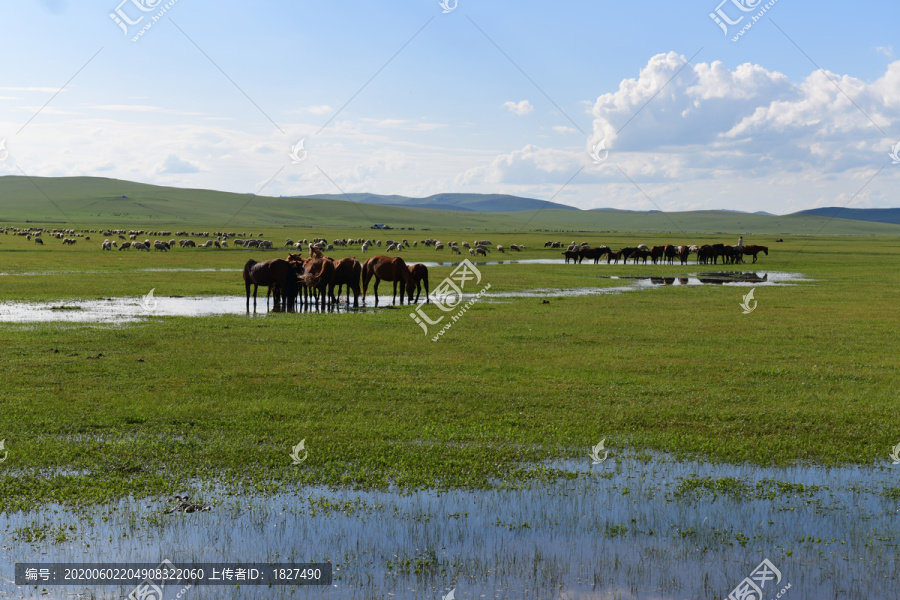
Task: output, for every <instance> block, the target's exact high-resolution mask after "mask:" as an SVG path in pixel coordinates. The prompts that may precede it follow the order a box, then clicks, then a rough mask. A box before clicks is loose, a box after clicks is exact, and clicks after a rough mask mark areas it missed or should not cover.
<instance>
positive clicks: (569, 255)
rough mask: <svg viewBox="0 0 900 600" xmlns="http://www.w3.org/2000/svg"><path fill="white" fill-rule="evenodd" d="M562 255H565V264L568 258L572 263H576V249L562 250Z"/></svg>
mask: <svg viewBox="0 0 900 600" xmlns="http://www.w3.org/2000/svg"><path fill="white" fill-rule="evenodd" d="M563 256H565V257H566V264H569V260H571V261H572V264H573V265H574V264H577V263H578V251H577V250H566V251H565V252H563Z"/></svg>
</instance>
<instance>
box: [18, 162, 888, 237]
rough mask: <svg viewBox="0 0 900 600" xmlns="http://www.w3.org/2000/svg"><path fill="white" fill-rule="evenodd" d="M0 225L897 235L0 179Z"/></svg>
mask: <svg viewBox="0 0 900 600" xmlns="http://www.w3.org/2000/svg"><path fill="white" fill-rule="evenodd" d="M0 223H2V224H7V225H21V224H26V223H32V224H40V225H46V226H49V227H63V226H67V227H74V228H78V227H87V226H100V225H102V226H109V227H141V228H157V227H159V228H162V227H165V228H179V227H180V226H182V225H183V226H190V225H194V226H203V227H204V228H207V229H212V230H215V229H218V228H226V227H227V228H229V229H237V228H246V227H253V228H256V229H263V228H265V229H271V228H273V227H282V226H283V227H291V228H298V227H324V226H330V227H334V226H347V227H369V226H371V225H372V224H373V223H386V224H388V225H390V226H391V227H394V228H399V227H415V228H416V229H423V228H430V229H455V230H463V229H471V230H475V231H543V230H546V231H585V232H587V231H598V232H599V231H609V232H626V231H647V232H671V233H679V232H684V233H716V232H721V233H728V234H735V235H737V234H745V233H746V232H751V233H752V234H768V235H795V234H800V235H813V234H823V235H900V225H894V224H886V223H872V222H867V221H853V220H847V219H830V218H828V217H822V216H815V215H803V214H794V215H786V216H768V215H758V214H748V213H737V212H731V211H691V212H675V213H661V212H647V213H642V212H628V211H616V210H593V211H582V210H573V209H553V208H547V209H544V210H527V211H517V212H513V213H509V212H506V213H502V212H474V211H458V210H454V211H445V210H438V209H433V208H406V207H399V206H383V205H377V204H360V203H356V202H347V201H341V200H323V199H315V198H274V197H269V196H254V195H250V194H234V193H230V192H219V191H214V190H199V189H183V188H174V187H164V186H156V185H148V184H144V183H135V182H131V181H122V180H116V179H105V178H98V177H31V178H26V177H21V176H8V177H0Z"/></svg>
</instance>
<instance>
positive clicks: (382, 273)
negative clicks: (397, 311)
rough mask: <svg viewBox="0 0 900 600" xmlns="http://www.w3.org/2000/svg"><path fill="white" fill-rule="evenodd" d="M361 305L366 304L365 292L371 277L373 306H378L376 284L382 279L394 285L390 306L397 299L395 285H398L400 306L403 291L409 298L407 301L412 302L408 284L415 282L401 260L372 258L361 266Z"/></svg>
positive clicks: (387, 257) (388, 257)
mask: <svg viewBox="0 0 900 600" xmlns="http://www.w3.org/2000/svg"><path fill="white" fill-rule="evenodd" d="M362 277H363V304H365V302H366V292H367V290H368V288H369V281H371V280H372V277H375V306H378V284H379V283H380V282H381V280H382V279H384V280H385V281H391V282H393V284H394V294H393V298H392V300H391V304H393V303H394V302H396V298H397V284H398V283H400V285H401V287H400V304H401V305H402V304H403V291H404V289H405V290H406V291H407V293H408V296H409V301H410V302H412V289H411V288H410V287H409V284H410V282H413V285H415V282H414V280H413V275H412V273H410V272H409V268H408V267H407V265H406V263H405V262H404V261H403V259H402V258H400V257H399V256H398V257H395V258H391V257H390V256H373V257H372V258H370V259H369V260H367V261H366V262H365V263H364V264H363V272H362Z"/></svg>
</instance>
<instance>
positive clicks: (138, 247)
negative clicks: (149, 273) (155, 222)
mask: <svg viewBox="0 0 900 600" xmlns="http://www.w3.org/2000/svg"><path fill="white" fill-rule="evenodd" d="M131 247H132V248H134V249H135V250H146V251H147V252H150V246H148V245H147V244H145V243H144V242H132V243H131Z"/></svg>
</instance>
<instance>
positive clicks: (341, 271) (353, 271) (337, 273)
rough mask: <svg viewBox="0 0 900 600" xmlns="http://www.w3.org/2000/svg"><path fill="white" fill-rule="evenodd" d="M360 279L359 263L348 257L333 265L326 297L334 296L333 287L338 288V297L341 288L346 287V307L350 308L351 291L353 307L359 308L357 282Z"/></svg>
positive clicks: (360, 268) (360, 266)
mask: <svg viewBox="0 0 900 600" xmlns="http://www.w3.org/2000/svg"><path fill="white" fill-rule="evenodd" d="M361 277H362V265H360V264H359V261H358V260H356V259H355V258H353V257H352V256H348V257H347V258H342V259H341V260H339V261H337V262H336V263H334V274H333V275H332V276H331V282H330V286H329V289H328V295H329V296H331V297H332V298H334V297H335V295H334V286H337V288H338V297H340V295H341V288H342V287H343V286H345V285H346V286H347V306H350V290H353V306H354V308H356V307H358V306H359V282H360V279H361Z"/></svg>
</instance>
